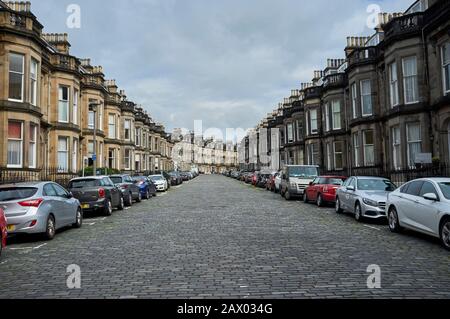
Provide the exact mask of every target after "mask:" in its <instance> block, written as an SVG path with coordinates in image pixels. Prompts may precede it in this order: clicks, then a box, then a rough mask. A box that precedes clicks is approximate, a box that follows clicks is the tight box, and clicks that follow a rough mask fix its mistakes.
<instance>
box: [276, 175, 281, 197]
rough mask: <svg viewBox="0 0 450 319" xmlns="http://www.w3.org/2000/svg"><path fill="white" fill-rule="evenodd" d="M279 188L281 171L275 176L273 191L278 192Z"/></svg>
mask: <svg viewBox="0 0 450 319" xmlns="http://www.w3.org/2000/svg"><path fill="white" fill-rule="evenodd" d="M280 189H281V172H278V173H277V175H276V176H275V193H279V192H280Z"/></svg>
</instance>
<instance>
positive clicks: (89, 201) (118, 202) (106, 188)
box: [69, 176, 125, 216]
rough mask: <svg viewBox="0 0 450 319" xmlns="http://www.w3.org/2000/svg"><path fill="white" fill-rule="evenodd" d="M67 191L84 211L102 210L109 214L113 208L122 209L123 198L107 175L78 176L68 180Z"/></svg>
mask: <svg viewBox="0 0 450 319" xmlns="http://www.w3.org/2000/svg"><path fill="white" fill-rule="evenodd" d="M69 191H70V192H71V193H72V194H73V196H74V197H75V198H76V199H78V200H79V201H80V203H81V208H82V209H83V211H84V212H86V211H98V210H100V211H102V212H103V214H104V215H106V216H110V215H112V213H113V208H117V209H119V210H123V209H124V206H125V204H124V198H123V195H122V192H121V191H120V189H119V188H118V187H117V186H115V185H114V183H113V182H112V181H111V179H110V178H109V177H108V176H94V177H79V178H74V179H72V180H71V181H70V182H69Z"/></svg>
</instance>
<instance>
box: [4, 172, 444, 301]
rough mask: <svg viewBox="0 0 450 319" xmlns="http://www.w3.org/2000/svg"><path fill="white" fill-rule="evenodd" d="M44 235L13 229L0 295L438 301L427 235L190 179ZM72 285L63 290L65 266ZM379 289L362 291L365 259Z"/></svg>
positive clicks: (434, 250) (220, 181)
mask: <svg viewBox="0 0 450 319" xmlns="http://www.w3.org/2000/svg"><path fill="white" fill-rule="evenodd" d="M84 222H85V223H84V226H83V228H81V229H79V230H77V229H67V230H63V231H61V232H59V233H58V235H57V237H56V238H55V239H54V240H53V241H50V242H45V241H40V240H39V238H28V237H26V238H17V239H15V238H13V239H12V240H10V246H9V247H8V248H7V250H6V251H5V252H4V255H3V256H2V259H1V261H0V298H183V299H184V298H252V299H254V298H381V297H382V298H449V297H450V253H448V252H447V251H445V250H444V249H443V248H441V246H440V245H439V242H438V241H437V240H434V239H432V238H429V237H426V236H421V235H417V234H415V233H412V232H406V233H403V234H400V235H397V234H391V233H390V232H389V230H388V228H387V226H386V225H385V224H383V223H365V224H364V223H362V224H361V223H357V222H356V221H354V219H353V217H352V216H350V215H337V214H335V213H334V209H333V208H332V207H329V208H322V209H319V208H317V207H316V206H314V205H306V204H303V203H301V202H300V201H291V202H287V201H285V200H284V199H282V198H281V197H280V196H279V195H277V194H273V193H270V192H267V191H265V190H259V189H255V188H253V187H250V186H247V185H244V184H242V183H240V182H237V181H235V180H232V179H228V178H225V177H222V176H201V177H199V178H197V179H195V180H193V181H191V182H189V183H185V184H184V185H182V186H181V187H177V188H172V190H171V191H169V192H168V193H166V194H159V195H158V197H156V198H153V199H151V200H149V201H144V202H143V203H141V204H135V205H134V206H133V207H132V208H130V209H128V210H125V211H123V212H117V211H116V212H114V214H113V216H112V217H109V218H103V217H102V216H90V217H88V218H86V219H85V221H84ZM72 264H76V265H78V266H79V267H80V269H81V289H73V290H70V289H68V288H67V283H66V281H67V278H68V276H69V273H67V267H68V266H69V265H72ZM373 264H375V265H378V266H379V267H380V269H381V286H382V287H381V289H368V288H367V279H368V277H369V275H370V273H368V272H367V269H368V266H369V265H373Z"/></svg>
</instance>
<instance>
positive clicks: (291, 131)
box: [286, 123, 294, 143]
mask: <svg viewBox="0 0 450 319" xmlns="http://www.w3.org/2000/svg"><path fill="white" fill-rule="evenodd" d="M286 130H287V141H288V143H294V124H293V123H289V124H288V125H287V126H286Z"/></svg>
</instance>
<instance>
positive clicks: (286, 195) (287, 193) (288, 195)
mask: <svg viewBox="0 0 450 319" xmlns="http://www.w3.org/2000/svg"><path fill="white" fill-rule="evenodd" d="M284 198H285V199H286V200H291V193H289V190H287V191H286V193H284Z"/></svg>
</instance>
